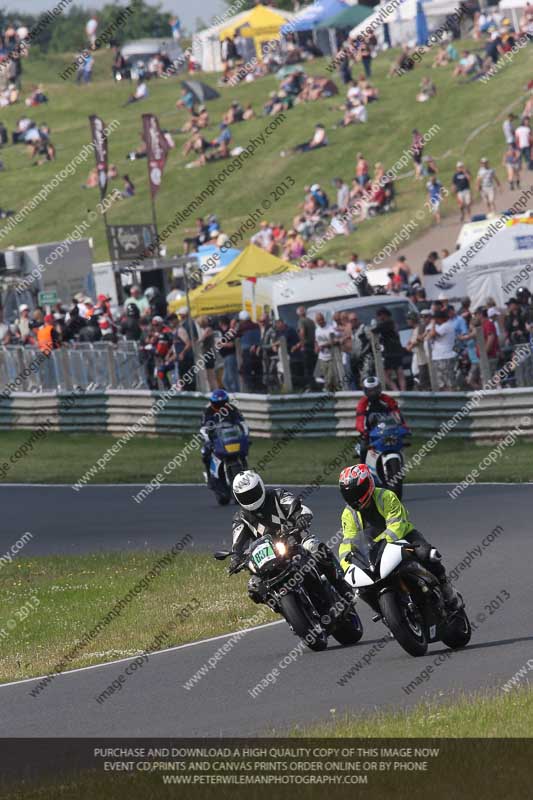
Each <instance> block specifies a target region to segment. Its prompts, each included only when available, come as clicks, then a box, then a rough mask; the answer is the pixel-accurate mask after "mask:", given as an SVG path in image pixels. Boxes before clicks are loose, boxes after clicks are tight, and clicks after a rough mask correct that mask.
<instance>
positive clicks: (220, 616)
mask: <svg viewBox="0 0 533 800" xmlns="http://www.w3.org/2000/svg"><path fill="white" fill-rule="evenodd" d="M179 538H181V537H176V539H177V540H178V539H179ZM163 555H164V554H163V553H155V552H142V553H124V554H123V553H105V554H97V555H96V554H94V555H84V556H55V557H44V558H31V559H23V558H18V559H16V560H15V561H14V562H13V563H12V564H8V565H7V566H4V567H3V568H2V569H1V570H0V594H1V596H2V610H1V614H0V681H8V680H17V679H19V678H25V677H31V676H36V675H44V674H48V673H49V672H51V671H52V670H53V669H54V667H55V666H56V665H57V664H59V663H61V662H62V661H63V659H65V657H66V656H67V654H68V653H69V652H70V651H71V650H72V648H74V647H75V646H76V645H77V644H78V643H79V642H80V641H81V640H82V638H83V636H84V634H86V633H89V632H90V631H91V630H92V629H93V628H94V627H95V626H96V625H97V623H98V622H99V621H101V620H102V619H103V618H104V617H106V615H107V614H108V613H109V612H110V611H111V610H112V609H113V607H114V606H115V605H116V604H117V603H118V602H119V600H121V599H122V598H125V597H126V595H127V594H128V592H129V591H130V590H132V589H133V587H134V586H135V585H136V584H137V583H138V582H139V581H141V580H142V579H143V577H145V576H146V575H147V573H149V572H150V570H151V569H152V568H153V566H154V564H155V562H156V561H157V560H158V559H159V558H161V557H162V556H163ZM245 583H246V579H245V577H244V576H240V575H239V576H234V577H232V578H231V579H230V578H229V577H228V575H227V574H226V568H225V566H224V565H223V564H221V563H220V562H216V561H215V560H214V559H213V558H212V557H211V556H208V555H205V554H203V555H199V554H191V553H187V552H186V549H185V550H183V551H182V552H181V553H179V554H178V555H177V556H176V557H175V558H174V559H173V561H172V563H171V564H170V565H168V566H166V567H163V568H162V571H161V573H160V574H159V575H158V576H157V577H154V578H152V579H149V580H148V582H147V584H148V585H147V586H146V588H144V589H143V590H142V591H141V592H140V593H139V594H135V596H134V597H133V599H131V600H130V601H129V602H126V603H125V604H124V605H123V608H122V610H121V613H120V614H119V615H118V616H114V617H112V618H109V620H108V622H107V624H104V625H103V627H102V629H101V630H100V632H99V633H98V634H97V635H96V636H95V638H94V639H92V641H89V642H88V643H87V644H86V646H84V647H81V649H80V650H79V652H78V653H77V656H76V657H75V658H73V659H72V660H69V661H68V664H65V665H64V666H63V670H65V669H74V668H75V667H83V666H87V665H89V664H97V663H101V662H102V661H112V660H114V659H120V658H127V657H128V656H131V655H136V654H139V653H141V652H144V651H145V650H146V649H150V650H158V649H165V648H166V647H171V646H172V645H176V644H183V643H184V642H190V641H194V640H197V639H201V638H204V637H207V636H216V635H217V634H220V633H225V632H228V631H234V630H237V629H239V628H244V627H247V626H249V625H253V624H260V623H261V622H271V621H272V620H273V615H272V612H271V611H270V610H269V609H268V608H266V607H261V609H258V608H257V607H256V606H255V605H254V604H253V603H251V602H250V600H249V599H248V596H247V594H246V589H245ZM215 585H216V586H217V587H218V588H217V592H216V596H215V595H213V594H212V593H209V592H205V591H203V589H202V587H206V586H215ZM34 598H37V601H35V600H34ZM195 601H196V602H195ZM188 604H190V611H191V613H190V614H189V615H187V614H185V613H184V614H181V617H180V611H181V610H182V609H184V608H186V607H187V606H188ZM32 605H33V606H34V608H33V609H32ZM23 608H25V609H26V611H23V610H22V609H23ZM191 609H195V610H194V611H192V610H191ZM258 614H259V616H258ZM23 617H25V618H24V619H22V618H23ZM174 621H175V624H173V622H174ZM9 623H11V626H10V624H9ZM13 623H14V624H13ZM2 631H3V632H4V633H2ZM160 633H165V634H166V635H167V638H165V639H164V640H162V642H161V644H159V646H154V645H153V644H152V643H153V642H154V639H155V638H156V637H157V636H158V635H159V634H160ZM151 644H152V646H151V647H149V645H151ZM117 672H120V667H118V666H117ZM104 688H105V686H103V687H102V690H103V689H104Z"/></svg>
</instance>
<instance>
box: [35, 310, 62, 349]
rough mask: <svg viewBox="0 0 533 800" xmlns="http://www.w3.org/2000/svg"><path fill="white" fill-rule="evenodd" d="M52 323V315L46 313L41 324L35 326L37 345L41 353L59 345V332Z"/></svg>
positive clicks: (53, 321)
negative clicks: (37, 326)
mask: <svg viewBox="0 0 533 800" xmlns="http://www.w3.org/2000/svg"><path fill="white" fill-rule="evenodd" d="M54 323H55V320H54V315H53V314H46V315H45V317H44V320H43V324H42V325H40V326H39V328H37V345H38V347H39V350H40V351H41V352H42V353H46V354H49V353H50V352H51V351H52V350H57V348H58V347H59V334H58V332H57V330H56V329H55V325H54Z"/></svg>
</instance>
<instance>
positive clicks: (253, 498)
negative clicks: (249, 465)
mask: <svg viewBox="0 0 533 800" xmlns="http://www.w3.org/2000/svg"><path fill="white" fill-rule="evenodd" d="M233 494H234V495H235V500H236V501H237V502H238V504H239V505H240V506H242V508H245V509H246V510H247V511H256V510H257V509H258V508H260V507H261V506H262V505H263V503H264V502H265V496H266V491H265V484H264V483H263V479H262V478H261V476H260V475H258V474H257V472H254V471H253V470H252V469H247V470H245V471H244V472H239V474H238V475H236V476H235V478H234V479H233Z"/></svg>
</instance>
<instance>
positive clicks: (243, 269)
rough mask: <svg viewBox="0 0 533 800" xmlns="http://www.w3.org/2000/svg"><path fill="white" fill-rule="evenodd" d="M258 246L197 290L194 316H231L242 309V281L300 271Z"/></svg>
mask: <svg viewBox="0 0 533 800" xmlns="http://www.w3.org/2000/svg"><path fill="white" fill-rule="evenodd" d="M299 269H300V267H295V266H294V264H288V263H287V262H286V261H282V259H281V258H277V257H276V256H273V255H271V254H270V253H267V252H266V251H265V250H262V249H261V248H260V247H256V246H255V245H254V244H250V245H248V247H246V248H245V249H244V250H243V251H242V253H241V254H240V255H239V256H238V257H237V258H236V259H235V261H233V262H232V263H231V264H228V266H227V267H226V268H225V269H223V270H221V271H220V272H219V273H217V275H215V276H214V278H213V279H212V280H210V281H209V283H204V285H203V286H198V288H197V289H193V291H192V292H191V293H190V295H189V298H190V302H191V313H192V315H193V317H201V316H202V315H203V314H231V313H234V312H235V311H240V310H241V309H242V282H243V280H245V279H246V278H261V277H263V276H265V275H277V274H278V273H282V272H287V270H290V271H293V272H294V271H299Z"/></svg>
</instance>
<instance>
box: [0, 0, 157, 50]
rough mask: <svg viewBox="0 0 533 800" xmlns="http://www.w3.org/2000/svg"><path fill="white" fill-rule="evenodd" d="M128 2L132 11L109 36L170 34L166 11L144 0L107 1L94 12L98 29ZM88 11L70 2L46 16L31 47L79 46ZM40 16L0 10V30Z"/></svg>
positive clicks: (123, 38)
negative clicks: (113, 2)
mask: <svg viewBox="0 0 533 800" xmlns="http://www.w3.org/2000/svg"><path fill="white" fill-rule="evenodd" d="M127 6H129V7H130V8H131V9H132V11H133V13H132V14H129V15H128V16H127V17H125V18H124V22H123V24H122V25H120V26H119V27H117V29H116V30H115V31H114V33H113V39H114V40H115V41H116V42H117V43H118V44H122V43H123V42H125V41H128V40H130V39H141V38H144V37H154V36H155V37H160V36H170V35H171V30H170V25H169V18H170V14H169V13H164V12H161V11H160V10H159V6H153V5H150V4H149V3H147V2H145V0H130V2H129V3H127V4H126V3H124V4H123V5H116V4H111V3H108V4H107V5H105V6H104V7H103V8H102V9H100V10H98V11H97V12H96V16H97V19H98V31H97V33H100V34H101V33H102V32H103V31H104V30H105V29H106V28H107V27H108V26H109V25H111V24H112V23H114V22H115V21H116V19H117V17H118V16H119V15H120V14H121V12H122V11H123V10H124V8H126V7H127ZM89 16H90V14H89V12H88V11H87V10H86V9H83V8H80V7H79V6H76V5H72V6H70V7H68V8H65V10H64V11H63V13H62V14H60V15H59V16H57V17H55V19H50V21H49V23H48V24H47V25H44V26H42V30H41V31H40V33H39V35H38V36H37V38H36V39H35V42H34V44H33V47H36V48H38V49H39V50H41V52H43V53H48V52H49V53H64V52H67V53H68V52H73V51H76V50H79V49H81V48H83V47H85V46H86V45H87V39H86V36H85V25H86V23H87V20H88V19H89ZM42 17H43V14H21V13H19V12H17V11H3V10H2V11H0V28H1V29H2V30H3V29H5V28H6V27H7V23H8V22H11V23H14V24H21V23H22V24H24V25H26V27H27V28H28V29H29V30H30V31H31V30H32V29H33V28H34V27H35V26H36V25H37V23H38V21H39V20H40V19H41V18H42Z"/></svg>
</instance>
